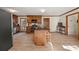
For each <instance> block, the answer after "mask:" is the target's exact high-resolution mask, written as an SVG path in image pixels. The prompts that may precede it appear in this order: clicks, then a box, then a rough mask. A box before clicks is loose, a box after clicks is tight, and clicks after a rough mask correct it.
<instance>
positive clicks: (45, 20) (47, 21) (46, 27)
mask: <svg viewBox="0 0 79 59" xmlns="http://www.w3.org/2000/svg"><path fill="white" fill-rule="evenodd" d="M49 21H50V18H44V19H43V22H44V28H45V29H49Z"/></svg>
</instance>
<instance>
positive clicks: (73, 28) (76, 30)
mask: <svg viewBox="0 0 79 59" xmlns="http://www.w3.org/2000/svg"><path fill="white" fill-rule="evenodd" d="M78 21H79V14H78V12H77V13H73V14H70V15H67V16H66V33H67V35H71V36H75V37H76V38H78V36H79V22H78ZM78 39H79V38H78Z"/></svg>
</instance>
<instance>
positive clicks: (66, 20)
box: [66, 12, 79, 39]
mask: <svg viewBox="0 0 79 59" xmlns="http://www.w3.org/2000/svg"><path fill="white" fill-rule="evenodd" d="M75 14H78V39H79V12H75V13H72V14H69V15H66V34H67V35H68V17H69V16H71V15H75Z"/></svg>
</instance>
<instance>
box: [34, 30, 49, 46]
mask: <svg viewBox="0 0 79 59" xmlns="http://www.w3.org/2000/svg"><path fill="white" fill-rule="evenodd" d="M49 40H50V33H49V31H48V30H35V31H34V38H33V42H34V44H35V45H37V46H44V45H45V44H47V42H48V41H49Z"/></svg>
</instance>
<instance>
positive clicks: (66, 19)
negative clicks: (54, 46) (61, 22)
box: [66, 16, 68, 35]
mask: <svg viewBox="0 0 79 59" xmlns="http://www.w3.org/2000/svg"><path fill="white" fill-rule="evenodd" d="M66 34H67V35H68V16H66Z"/></svg>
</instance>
